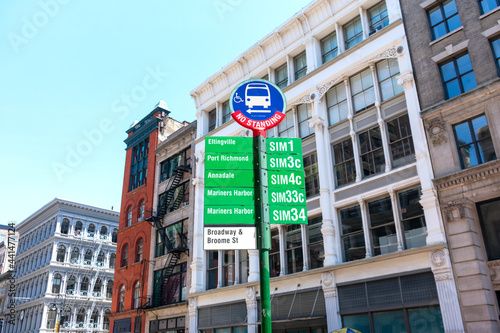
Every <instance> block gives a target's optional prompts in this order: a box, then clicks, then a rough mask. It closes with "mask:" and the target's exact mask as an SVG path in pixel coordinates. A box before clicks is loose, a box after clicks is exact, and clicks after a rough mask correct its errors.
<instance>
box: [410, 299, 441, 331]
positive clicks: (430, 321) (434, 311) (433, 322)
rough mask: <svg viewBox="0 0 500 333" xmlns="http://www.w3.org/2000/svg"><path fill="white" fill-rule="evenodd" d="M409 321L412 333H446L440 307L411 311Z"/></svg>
mask: <svg viewBox="0 0 500 333" xmlns="http://www.w3.org/2000/svg"><path fill="white" fill-rule="evenodd" d="M408 319H409V322H410V329H411V332H412V333H417V332H426V333H444V328H443V319H442V317H441V309H440V308H439V306H433V307H428V308H423V307H421V308H417V309H409V310H408Z"/></svg>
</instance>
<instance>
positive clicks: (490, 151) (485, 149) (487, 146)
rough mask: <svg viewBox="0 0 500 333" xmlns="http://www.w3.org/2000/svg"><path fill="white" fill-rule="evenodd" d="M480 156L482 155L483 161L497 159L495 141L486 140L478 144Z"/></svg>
mask: <svg viewBox="0 0 500 333" xmlns="http://www.w3.org/2000/svg"><path fill="white" fill-rule="evenodd" d="M478 146H479V154H480V155H481V161H483V162H489V161H493V160H495V159H496V155H495V147H493V141H492V140H491V139H486V140H482V141H480V142H478Z"/></svg>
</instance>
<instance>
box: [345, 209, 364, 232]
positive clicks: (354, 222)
mask: <svg viewBox="0 0 500 333" xmlns="http://www.w3.org/2000/svg"><path fill="white" fill-rule="evenodd" d="M340 220H341V222H342V234H343V235H345V234H348V233H351V232H356V231H362V230H363V222H362V220H361V209H360V207H359V206H354V207H350V208H346V209H342V210H341V211H340Z"/></svg>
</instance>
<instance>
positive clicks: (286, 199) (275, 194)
mask: <svg viewBox="0 0 500 333" xmlns="http://www.w3.org/2000/svg"><path fill="white" fill-rule="evenodd" d="M269 204H270V205H292V206H298V205H305V204H306V191H305V190H304V189H303V188H300V189H286V188H270V189H269Z"/></svg>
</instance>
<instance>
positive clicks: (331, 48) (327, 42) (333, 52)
mask: <svg viewBox="0 0 500 333" xmlns="http://www.w3.org/2000/svg"><path fill="white" fill-rule="evenodd" d="M338 50H339V48H338V44H337V32H335V31H334V32H332V33H331V34H329V35H328V36H326V37H325V38H323V39H322V40H321V59H322V60H323V63H326V62H328V61H330V60H332V59H333V58H335V57H336V56H337V54H338Z"/></svg>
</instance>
